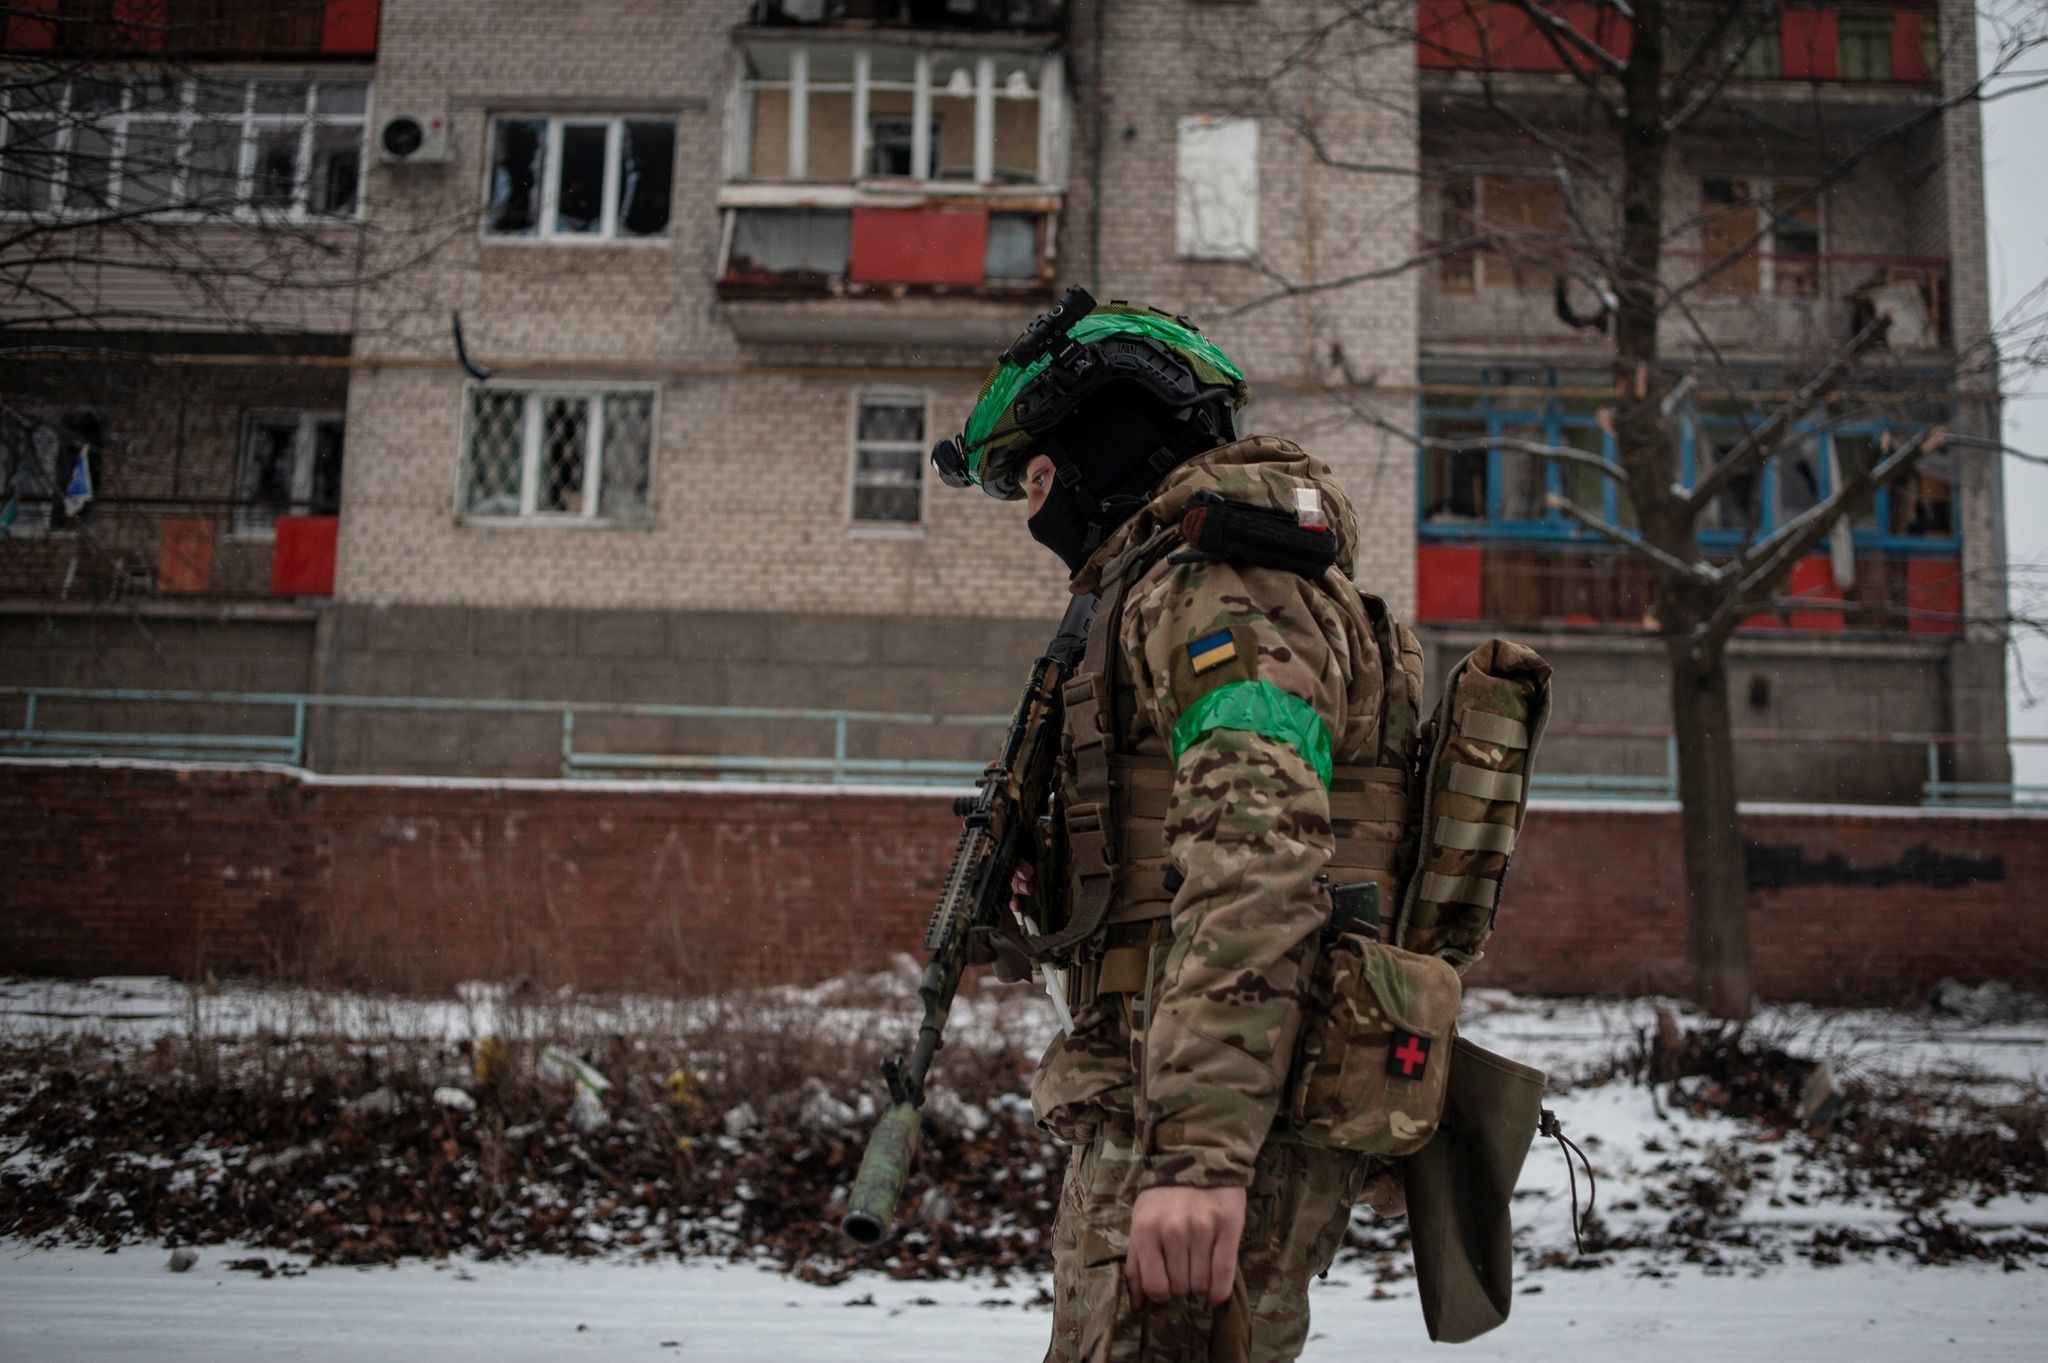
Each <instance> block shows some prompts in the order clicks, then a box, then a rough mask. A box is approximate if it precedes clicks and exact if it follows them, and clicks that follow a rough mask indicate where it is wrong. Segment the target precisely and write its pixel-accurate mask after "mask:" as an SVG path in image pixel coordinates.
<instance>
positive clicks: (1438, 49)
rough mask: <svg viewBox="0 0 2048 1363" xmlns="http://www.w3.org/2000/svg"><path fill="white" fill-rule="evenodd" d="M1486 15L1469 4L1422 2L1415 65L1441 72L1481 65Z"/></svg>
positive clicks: (1464, 0) (1465, 1)
mask: <svg viewBox="0 0 2048 1363" xmlns="http://www.w3.org/2000/svg"><path fill="white" fill-rule="evenodd" d="M1485 13H1486V11H1485V9H1484V8H1482V7H1481V6H1479V5H1477V4H1472V3H1468V0H1422V3H1421V5H1420V6H1419V7H1418V9H1417V12H1416V16H1415V35H1416V41H1415V64H1416V65H1417V66H1424V67H1430V68H1434V69H1438V70H1445V69H1452V70H1455V69H1462V68H1468V67H1475V66H1478V65H1480V59H1479V57H1480V53H1481V51H1482V50H1483V49H1482V47H1481V44H1480V41H1479V26H1480V22H1481V16H1483V15H1484V14H1485Z"/></svg>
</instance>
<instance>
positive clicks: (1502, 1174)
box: [1400, 1037, 1544, 1344]
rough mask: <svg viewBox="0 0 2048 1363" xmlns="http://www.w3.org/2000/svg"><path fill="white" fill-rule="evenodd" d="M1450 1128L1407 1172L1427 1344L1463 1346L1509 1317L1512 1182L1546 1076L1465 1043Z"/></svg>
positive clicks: (1456, 1070) (1447, 1118)
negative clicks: (1467, 1341)
mask: <svg viewBox="0 0 2048 1363" xmlns="http://www.w3.org/2000/svg"><path fill="white" fill-rule="evenodd" d="M1451 1044H1453V1046H1454V1048H1453V1051H1452V1054H1451V1055H1447V1056H1445V1057H1444V1059H1446V1060H1450V1061H1452V1062H1453V1063H1452V1065H1451V1066H1450V1071H1451V1075H1450V1079H1451V1087H1450V1094H1449V1101H1448V1103H1447V1104H1446V1109H1445V1112H1444V1116H1443V1130H1441V1131H1440V1132H1438V1133H1437V1138H1436V1139H1435V1140H1433V1141H1431V1142H1430V1143H1429V1144H1428V1145H1427V1146H1425V1147H1424V1148H1423V1149H1422V1150H1421V1151H1419V1152H1417V1153H1416V1154H1415V1155H1414V1156H1413V1157H1412V1158H1410V1159H1407V1160H1403V1161H1402V1162H1401V1165H1400V1169H1401V1175H1402V1179H1403V1181H1404V1183H1405V1185H1406V1190H1407V1197H1408V1236H1409V1241H1410V1243H1411V1245H1412V1246H1413V1250H1414V1257H1415V1286H1416V1295H1417V1296H1418V1297H1419V1298H1420V1299H1421V1301H1422V1320H1423V1324H1424V1325H1426V1326H1427V1327H1428V1329H1429V1337H1430V1338H1431V1339H1433V1340H1436V1341H1437V1342H1438V1343H1442V1344H1462V1343H1463V1342H1465V1341H1466V1340H1468V1339H1474V1338H1477V1337H1478V1336H1480V1335H1482V1334H1485V1333H1486V1332H1487V1331H1488V1330H1491V1329H1493V1328H1494V1327H1495V1326H1496V1325H1499V1324H1500V1323H1501V1322H1502V1321H1504V1320H1506V1319H1507V1318H1508V1307H1509V1306H1510V1304H1511V1301H1512V1294H1513V1289H1514V1273H1515V1246H1514V1234H1515V1228H1514V1224H1513V1219H1512V1210H1513V1205H1514V1197H1515V1182H1516V1180H1517V1179H1519V1178H1520V1177H1521V1174H1522V1161H1523V1160H1524V1159H1525V1158H1527V1156H1528V1154H1529V1143H1530V1142H1531V1141H1533V1140H1534V1139H1535V1137H1536V1126H1537V1120H1538V1117H1539V1115H1540V1114H1541V1111H1542V1108H1543V1083H1544V1080H1543V1072H1542V1071H1541V1070H1535V1069H1531V1068H1530V1067H1529V1066H1527V1065H1519V1064H1516V1063H1515V1062H1514V1061H1512V1060H1509V1059H1507V1058H1506V1057H1505V1056H1499V1055H1495V1054H1494V1053H1493V1052H1491V1051H1488V1050H1484V1049H1482V1048H1481V1047H1478V1046H1475V1045H1473V1044H1472V1043H1471V1042H1469V1041H1467V1040H1466V1039H1465V1038H1464V1037H1458V1038H1457V1039H1456V1041H1455V1043H1451Z"/></svg>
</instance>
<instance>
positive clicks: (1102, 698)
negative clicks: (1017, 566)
mask: <svg viewBox="0 0 2048 1363" xmlns="http://www.w3.org/2000/svg"><path fill="white" fill-rule="evenodd" d="M1179 539H1180V536H1179V534H1178V533H1177V532H1175V531H1174V530H1172V529H1171V528H1168V529H1163V530H1161V531H1160V532H1159V533H1158V534H1156V535H1154V536H1153V537H1152V538H1151V539H1149V540H1147V541H1146V542H1145V543H1144V545H1142V546H1141V547H1140V548H1139V549H1137V550H1136V551H1135V552H1133V553H1132V554H1131V555H1130V556H1129V558H1128V559H1127V560H1126V561H1125V563H1123V564H1121V565H1119V567H1120V568H1121V571H1119V572H1117V573H1116V574H1115V575H1114V576H1113V577H1112V578H1111V580H1110V581H1109V582H1108V583H1107V584H1106V585H1105V586H1104V588H1103V592H1102V597H1101V603H1100V604H1099V605H1098V606H1097V607H1096V608H1095V618H1094V620H1092V621H1091V622H1089V625H1088V651H1087V653H1085V654H1084V655H1083V656H1082V659H1081V666H1080V668H1079V669H1077V670H1076V672H1075V674H1074V675H1073V677H1071V678H1069V679H1068V681H1067V684H1066V686H1065V688H1064V689H1063V690H1062V693H1061V694H1062V696H1063V697H1064V700H1065V705H1066V725H1067V736H1068V740H1069V745H1070V749H1071V751H1072V753H1073V761H1074V768H1073V784H1072V799H1070V800H1069V801H1068V802H1067V807H1066V832H1067V867H1068V873H1069V874H1070V875H1071V876H1072V878H1073V884H1074V892H1073V902H1072V903H1071V905H1070V906H1069V912H1068V915H1067V921H1066V924H1065V926H1063V927H1061V928H1060V929H1059V931H1057V932H1050V933H1046V934H1045V935H1043V936H1035V937H1032V938H1031V939H1030V940H1029V941H1028V942H1027V943H1026V947H1027V949H1028V950H1029V952H1030V954H1031V956H1032V958H1033V959H1034V960H1045V959H1048V958H1053V957H1060V956H1065V955H1066V954H1067V953H1068V952H1070V951H1072V950H1073V948H1074V947H1076V946H1078V945H1080V944H1081V943H1082V942H1085V941H1087V940H1088V939H1089V938H1090V937H1093V936H1094V935H1095V931H1096V929H1097V928H1099V927H1101V926H1102V923H1103V920H1104V919H1105V918H1107V917H1108V915H1109V906H1110V904H1111V903H1112V902H1113V901H1114V900H1115V898H1116V888H1117V878H1118V876H1119V874H1120V873H1121V867H1120V865H1119V859H1118V848H1117V845H1116V822H1115V820H1114V819H1113V818H1112V817H1111V814H1110V804H1109V782H1110V774H1109V759H1110V752H1111V749H1112V746H1113V745H1114V744H1115V742H1116V731H1117V726H1116V712H1115V704H1116V649H1117V636H1118V634H1119V632H1120V630H1121V627H1122V623H1123V614H1124V597H1125V595H1126V594H1128V593H1129V591H1130V589H1131V587H1132V585H1133V584H1134V583H1136V582H1137V581H1138V580H1139V579H1140V578H1142V577H1144V575H1145V574H1146V573H1147V572H1149V571H1150V570H1151V568H1152V565H1153V564H1154V563H1157V562H1158V561H1159V558H1160V556H1161V555H1163V554H1165V553H1166V552H1167V551H1168V550H1170V549H1171V548H1172V547H1173V545H1174V544H1176V543H1178V542H1179Z"/></svg>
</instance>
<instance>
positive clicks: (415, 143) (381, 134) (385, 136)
mask: <svg viewBox="0 0 2048 1363" xmlns="http://www.w3.org/2000/svg"><path fill="white" fill-rule="evenodd" d="M453 156H454V152H453V151H451V150H450V149H449V146H448V116H447V115H446V114H387V115H385V116H384V117H382V118H379V119H378V120H377V159H378V160H379V161H381V162H383V163H384V164H385V165H387V166H423V165H434V164H438V163H440V162H444V161H448V160H450V159H452V158H453Z"/></svg>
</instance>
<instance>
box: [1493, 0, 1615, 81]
mask: <svg viewBox="0 0 2048 1363" xmlns="http://www.w3.org/2000/svg"><path fill="white" fill-rule="evenodd" d="M1509 3H1511V4H1513V5H1514V7H1515V8H1516V9H1518V10H1520V11H1522V13H1524V14H1526V15H1528V16H1529V21H1530V22H1531V23H1533V24H1535V25H1536V28H1537V31H1538V32H1540V33H1542V35H1543V38H1544V41H1546V42H1548V43H1549V44H1550V47H1551V50H1552V51H1554V52H1556V53H1557V55H1558V59H1559V60H1560V61H1562V62H1563V63H1564V65H1565V69H1566V70H1567V71H1570V72H1571V73H1572V74H1573V75H1575V76H1577V77H1578V78H1579V79H1580V81H1581V82H1583V83H1586V84H1589V85H1590V84H1591V81H1592V73H1591V72H1590V71H1587V70H1586V69H1585V68H1584V67H1582V66H1580V65H1579V64H1578V63H1577V62H1575V61H1573V60H1572V55H1571V53H1570V52H1567V51H1566V50H1565V49H1566V48H1567V47H1571V48H1573V49H1576V50H1577V51H1578V53H1579V54H1580V55H1581V56H1583V57H1584V58H1586V60H1588V61H1589V62H1591V63H1592V64H1593V65H1594V66H1596V67H1598V68H1599V69H1600V70H1602V71H1605V72H1606V73H1607V74H1608V75H1610V76H1619V75H1621V74H1622V73H1623V72H1624V71H1626V70H1627V69H1628V67H1627V66H1626V65H1625V64H1624V63H1623V62H1622V60H1621V59H1620V58H1619V57H1617V56H1615V55H1614V54H1613V53H1612V52H1609V51H1608V50H1607V49H1606V48H1604V47H1602V46H1600V45H1599V44H1598V43H1596V42H1594V41H1593V40H1592V39H1591V38H1588V37H1587V36H1586V35H1585V34H1583V33H1581V32H1579V31H1578V30H1577V29H1576V28H1573V27H1572V26H1571V24H1570V23H1568V22H1566V21H1565V20H1564V19H1561V18H1559V17H1558V16H1557V15H1555V14H1552V13H1551V12H1550V11H1549V10H1547V9H1545V8H1543V6H1541V5H1539V4H1537V3H1535V0H1509ZM1601 102H1602V103H1603V104H1604V103H1606V97H1605V96H1602V97H1601Z"/></svg>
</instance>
